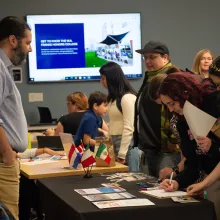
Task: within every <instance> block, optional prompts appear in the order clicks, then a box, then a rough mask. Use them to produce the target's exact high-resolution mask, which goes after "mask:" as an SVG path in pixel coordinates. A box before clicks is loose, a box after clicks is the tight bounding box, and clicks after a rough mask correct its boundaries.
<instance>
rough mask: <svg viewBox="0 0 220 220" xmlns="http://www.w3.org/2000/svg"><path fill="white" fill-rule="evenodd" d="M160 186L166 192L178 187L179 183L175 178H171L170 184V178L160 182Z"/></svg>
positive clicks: (175, 189)
mask: <svg viewBox="0 0 220 220" xmlns="http://www.w3.org/2000/svg"><path fill="white" fill-rule="evenodd" d="M160 188H162V189H164V191H166V192H173V191H177V190H178V189H179V183H178V182H177V181H176V180H172V181H171V184H170V180H168V179H166V180H164V181H163V182H162V183H161V184H160Z"/></svg>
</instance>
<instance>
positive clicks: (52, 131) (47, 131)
mask: <svg viewBox="0 0 220 220" xmlns="http://www.w3.org/2000/svg"><path fill="white" fill-rule="evenodd" d="M45 134H46V135H47V136H54V134H55V130H54V129H53V128H48V129H47V130H46V132H45Z"/></svg>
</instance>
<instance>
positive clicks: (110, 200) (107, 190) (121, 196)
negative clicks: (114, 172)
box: [75, 186, 154, 209]
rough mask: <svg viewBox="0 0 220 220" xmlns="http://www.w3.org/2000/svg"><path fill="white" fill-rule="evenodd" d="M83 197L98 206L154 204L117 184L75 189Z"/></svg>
mask: <svg viewBox="0 0 220 220" xmlns="http://www.w3.org/2000/svg"><path fill="white" fill-rule="evenodd" d="M75 191H76V192H77V193H79V194H80V195H82V196H83V197H84V198H85V199H87V200H89V201H91V202H93V204H94V205H96V206H97V207H98V208H100V209H103V208H113V207H126V206H145V205H154V203H152V202H151V201H149V200H148V199H137V198H136V196H134V195H132V194H130V193H128V192H126V190H125V189H123V188H121V187H119V186H105V187H99V188H90V189H75Z"/></svg>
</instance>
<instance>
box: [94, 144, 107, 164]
mask: <svg viewBox="0 0 220 220" xmlns="http://www.w3.org/2000/svg"><path fill="white" fill-rule="evenodd" d="M95 157H99V158H101V159H102V160H104V161H105V162H106V163H107V164H110V162H111V157H110V156H109V153H108V150H107V147H106V146H105V145H104V144H103V143H101V144H100V145H99V148H98V150H97V153H96V156H95Z"/></svg>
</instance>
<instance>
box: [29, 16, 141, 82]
mask: <svg viewBox="0 0 220 220" xmlns="http://www.w3.org/2000/svg"><path fill="white" fill-rule="evenodd" d="M27 23H28V24H29V26H30V27H31V30H32V35H33V36H32V37H33V39H32V44H31V45H32V52H31V53H29V57H28V65H29V82H32V83H37V82H65V81H78V80H85V81H87V80H99V79H100V74H99V68H100V67H101V66H102V65H103V64H105V63H106V62H108V61H114V62H116V63H118V64H119V65H120V66H121V67H122V69H123V71H124V73H125V75H126V77H127V78H139V77H141V76H142V68H141V57H140V55H139V54H137V53H136V52H135V50H136V49H140V48H141V19H140V13H127V14H125V13H123V14H82V15H28V16H27Z"/></svg>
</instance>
